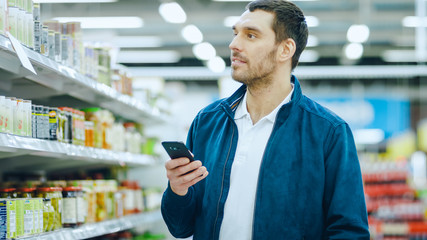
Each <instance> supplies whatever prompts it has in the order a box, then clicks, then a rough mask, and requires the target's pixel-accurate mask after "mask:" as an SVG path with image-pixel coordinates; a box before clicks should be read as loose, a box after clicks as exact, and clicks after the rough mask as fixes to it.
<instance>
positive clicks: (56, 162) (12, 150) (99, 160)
mask: <svg viewBox="0 0 427 240" xmlns="http://www.w3.org/2000/svg"><path fill="white" fill-rule="evenodd" d="M15 158H16V160H15ZM0 161H7V164H2V166H3V167H2V170H3V171H5V170H9V171H54V170H59V169H70V168H73V167H83V166H85V167H88V166H90V165H93V166H99V165H121V166H125V165H126V166H149V165H154V164H155V163H156V159H155V158H154V157H153V156H149V155H142V154H132V153H128V152H117V151H110V150H105V149H99V148H91V147H84V146H77V145H73V144H67V143H61V142H57V141H48V140H41V139H34V138H29V137H21V136H15V135H10V134H5V133H0Z"/></svg>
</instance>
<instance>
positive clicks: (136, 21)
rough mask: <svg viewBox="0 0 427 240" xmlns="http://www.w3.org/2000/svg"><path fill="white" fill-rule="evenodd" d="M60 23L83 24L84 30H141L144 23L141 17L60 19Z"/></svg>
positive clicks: (58, 19)
mask: <svg viewBox="0 0 427 240" xmlns="http://www.w3.org/2000/svg"><path fill="white" fill-rule="evenodd" d="M54 20H57V21H59V22H62V23H65V22H81V27H82V28H86V29H88V28H90V29H97V28H140V27H142V26H143V25H144V21H143V20H142V19H141V18H140V17H58V18H54Z"/></svg>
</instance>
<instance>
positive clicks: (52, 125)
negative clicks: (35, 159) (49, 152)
mask: <svg viewBox="0 0 427 240" xmlns="http://www.w3.org/2000/svg"><path fill="white" fill-rule="evenodd" d="M57 132H58V108H50V109H49V140H58V136H57Z"/></svg>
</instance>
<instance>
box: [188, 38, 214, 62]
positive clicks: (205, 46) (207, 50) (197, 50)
mask: <svg viewBox="0 0 427 240" xmlns="http://www.w3.org/2000/svg"><path fill="white" fill-rule="evenodd" d="M193 54H194V55H195V56H196V58H198V59H200V60H210V59H212V58H214V57H215V56H216V50H215V48H214V47H213V46H212V44H210V43H208V42H202V43H199V44H196V45H194V46H193Z"/></svg>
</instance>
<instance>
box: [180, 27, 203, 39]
mask: <svg viewBox="0 0 427 240" xmlns="http://www.w3.org/2000/svg"><path fill="white" fill-rule="evenodd" d="M181 35H182V37H183V38H184V39H185V40H186V41H187V42H189V43H193V44H195V43H201V42H202V41H203V34H202V32H201V31H200V30H199V29H198V28H197V27H196V26H194V25H192V24H191V25H187V26H185V27H184V28H183V29H182V31H181Z"/></svg>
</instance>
